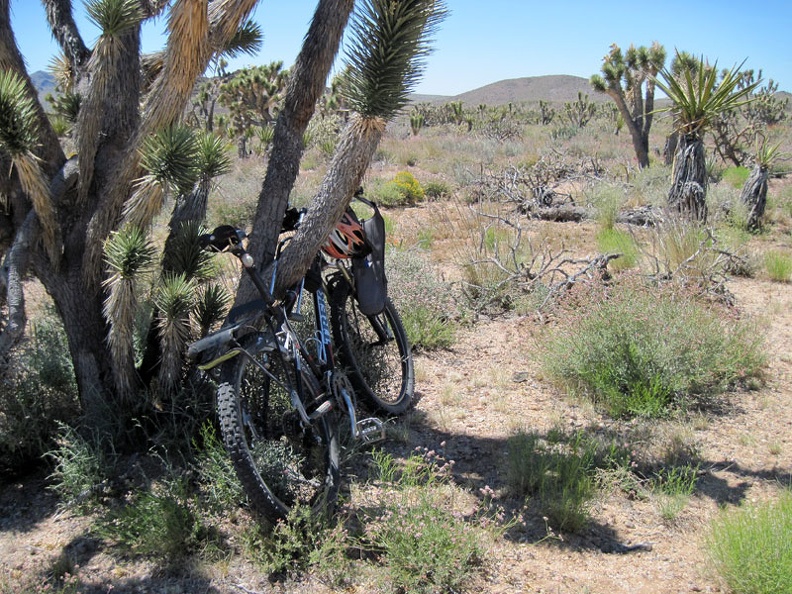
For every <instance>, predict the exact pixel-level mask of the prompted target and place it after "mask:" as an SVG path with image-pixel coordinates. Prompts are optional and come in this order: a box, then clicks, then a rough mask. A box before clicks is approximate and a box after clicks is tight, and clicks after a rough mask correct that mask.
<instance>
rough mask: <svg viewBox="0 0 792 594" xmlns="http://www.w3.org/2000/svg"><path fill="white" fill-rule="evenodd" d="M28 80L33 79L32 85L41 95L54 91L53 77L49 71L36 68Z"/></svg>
mask: <svg viewBox="0 0 792 594" xmlns="http://www.w3.org/2000/svg"><path fill="white" fill-rule="evenodd" d="M30 80H32V81H33V86H34V87H36V88H37V89H38V92H39V96H41V97H44V96H46V95H47V93H52V92H54V91H55V78H54V77H53V76H52V75H51V74H50V73H49V72H44V71H43V70H37V71H36V72H34V73H33V74H31V75H30Z"/></svg>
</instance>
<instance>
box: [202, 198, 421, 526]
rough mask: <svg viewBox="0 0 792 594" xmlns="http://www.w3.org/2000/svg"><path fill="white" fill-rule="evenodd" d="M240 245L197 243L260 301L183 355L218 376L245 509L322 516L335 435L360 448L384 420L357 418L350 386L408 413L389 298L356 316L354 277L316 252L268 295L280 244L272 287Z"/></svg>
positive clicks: (405, 353) (333, 493)
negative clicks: (282, 291) (299, 274)
mask: <svg viewBox="0 0 792 594" xmlns="http://www.w3.org/2000/svg"><path fill="white" fill-rule="evenodd" d="M303 215H304V213H301V212H298V211H294V210H293V209H290V212H289V213H288V214H287V217H286V218H285V219H284V229H283V230H284V231H286V232H291V231H294V230H296V229H297V228H298V227H299V223H300V222H301V220H302V216H303ZM245 239H246V236H245V233H244V232H243V231H242V230H240V229H236V228H234V227H232V226H228V225H223V226H220V227H217V228H216V229H215V230H214V231H213V232H212V233H210V234H207V235H203V236H202V237H201V243H202V245H203V246H204V248H205V249H208V250H212V251H218V252H229V253H231V254H233V255H234V256H236V257H237V258H238V259H239V260H240V262H241V263H242V266H243V269H244V270H245V272H246V273H247V274H248V275H249V276H250V278H251V280H252V281H253V284H254V285H255V287H256V289H257V290H258V293H259V295H260V297H259V298H258V299H256V300H254V301H252V302H250V303H247V304H243V305H241V306H238V307H236V308H234V309H232V310H231V312H229V315H228V316H227V319H226V322H225V324H224V325H223V327H222V328H220V329H219V330H218V331H216V332H214V333H212V334H209V335H207V336H206V337H204V338H202V339H200V340H198V341H196V342H194V343H193V344H192V345H190V347H189V349H188V355H189V356H190V357H192V358H193V359H197V360H198V367H199V369H201V370H203V371H206V372H210V373H215V374H216V375H217V381H218V387H217V415H218V419H219V424H220V431H221V434H222V436H223V441H224V444H225V447H226V449H227V451H228V453H229V455H230V458H231V460H232V463H233V465H234V469H235V471H236V473H237V476H238V477H239V479H240V482H241V483H242V486H243V488H244V490H245V492H246V494H247V496H248V498H249V500H250V502H251V504H252V506H253V507H254V508H255V509H256V510H257V511H259V512H260V513H262V514H263V515H264V516H266V517H267V518H269V519H270V520H272V521H277V520H279V519H283V518H285V517H287V516H288V514H289V512H290V511H291V510H292V509H293V508H295V507H297V506H310V507H311V508H313V509H315V510H319V509H323V510H325V511H330V510H332V508H333V505H334V503H335V501H336V498H337V496H338V490H339V485H340V472H339V452H340V447H341V445H340V443H341V434H342V432H345V431H344V430H343V428H344V427H348V434H349V436H350V437H351V438H352V439H354V440H358V441H362V442H364V443H371V442H375V441H378V440H380V439H383V438H384V437H385V430H384V424H383V422H382V420H380V419H378V418H376V417H367V418H363V419H358V411H357V408H358V407H357V402H356V391H355V389H356V388H357V389H358V390H360V393H361V394H362V395H363V396H364V397H365V398H368V399H370V402H371V403H372V404H374V405H375V406H376V407H377V408H379V409H381V410H383V411H385V412H389V413H392V414H396V413H398V412H402V411H403V410H404V409H406V407H407V406H409V403H410V401H411V399H412V396H413V389H414V372H413V363H412V354H411V351H410V347H409V343H408V342H407V337H406V334H405V332H404V328H403V327H402V325H401V321H400V319H399V316H398V313H397V312H396V310H395V308H394V307H393V305H392V303H390V301H389V300H386V303H385V305H384V306H383V309H382V311H381V312H377V313H373V314H372V313H369V315H365V314H363V313H362V312H361V311H359V308H358V305H356V304H358V303H359V301H358V298H357V296H358V292H357V287H356V280H355V275H354V274H353V272H354V271H353V270H352V265H351V264H350V263H349V262H346V261H344V260H345V259H344V258H335V257H328V255H327V254H326V252H327V250H323V251H320V252H319V253H318V254H317V255H316V257H315V258H314V261H313V263H312V265H311V268H310V269H309V271H308V272H307V273H306V275H305V276H304V277H303V278H302V279H301V280H300V282H298V283H297V284H296V285H295V286H294V287H292V288H291V289H290V290H289V291H287V294H286V297H285V298H283V299H280V300H275V299H274V298H273V297H272V289H273V286H274V279H275V275H276V274H277V264H278V260H279V256H280V254H281V253H282V251H283V248H284V247H285V245H287V243H288V237H285V238H284V239H282V240H281V241H280V242H279V244H278V249H277V250H276V256H275V260H274V264H275V266H274V267H273V268H274V271H273V276H272V280H271V283H270V286H269V287H268V286H267V283H266V282H265V280H264V278H262V276H261V274H260V273H259V272H258V270H257V268H256V266H255V263H254V261H253V258H252V257H251V256H250V254H249V253H248V252H247V250H246V249H245V247H244V243H245ZM334 255H338V254H334ZM306 295H308V296H309V299H305V296H306ZM328 295H329V296H330V310H331V315H330V316H328ZM307 301H310V302H311V304H312V310H313V311H312V318H313V320H312V321H311V323H310V324H309V326H310V330H309V331H308V332H306V331H305V329H304V328H303V326H304V325H305V317H306V316H305V315H304V314H303V311H305V310H306V307H304V304H305V302H307ZM298 327H300V330H299V331H298V329H297V328H298ZM334 340H335V343H336V344H337V345H338V347H339V355H340V357H339V359H340V360H339V361H336V353H335V348H334V347H335V346H336V345H335V344H334ZM344 418H346V421H344V422H343V423H342V421H341V420H342V419H344Z"/></svg>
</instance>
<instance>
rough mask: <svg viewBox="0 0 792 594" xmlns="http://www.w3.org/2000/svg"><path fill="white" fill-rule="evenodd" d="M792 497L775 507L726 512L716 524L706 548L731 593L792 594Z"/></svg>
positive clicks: (788, 495)
mask: <svg viewBox="0 0 792 594" xmlns="http://www.w3.org/2000/svg"><path fill="white" fill-rule="evenodd" d="M790 534H792V493H790V492H789V491H784V492H782V494H781V496H780V497H779V499H778V500H777V501H775V502H772V503H765V504H759V505H752V506H746V507H743V508H740V509H734V510H729V511H724V512H722V513H721V515H720V516H719V517H718V518H717V519H716V520H715V521H714V522H713V524H712V526H711V530H710V533H709V536H708V538H707V540H706V547H707V550H708V551H709V554H710V556H711V558H712V560H713V562H714V566H715V570H716V571H717V573H718V575H719V576H720V577H721V578H722V579H723V581H724V582H725V583H726V585H727V587H728V588H729V590H730V591H732V592H739V593H749V594H771V593H772V594H777V593H789V592H792V539H790V538H789V535H790Z"/></svg>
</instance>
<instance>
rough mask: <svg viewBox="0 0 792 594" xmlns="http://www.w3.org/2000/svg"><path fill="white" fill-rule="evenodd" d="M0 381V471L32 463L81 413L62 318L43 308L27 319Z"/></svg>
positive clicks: (9, 470)
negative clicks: (31, 319) (33, 318)
mask: <svg viewBox="0 0 792 594" xmlns="http://www.w3.org/2000/svg"><path fill="white" fill-rule="evenodd" d="M11 361H12V362H11V365H10V366H9V367H8V368H6V369H5V370H4V371H3V372H2V375H3V377H2V381H0V410H2V413H3V414H0V472H12V471H17V470H20V469H23V468H29V467H30V466H31V465H35V464H36V463H37V462H38V461H39V460H40V458H41V456H42V455H43V454H44V453H45V452H48V451H49V450H51V449H52V448H53V446H54V439H55V437H56V436H57V435H58V428H59V424H60V423H61V422H67V423H68V422H70V421H73V420H75V419H76V417H77V415H78V414H79V410H80V407H79V400H78V397H77V384H76V381H75V378H74V371H73V367H72V364H71V359H70V358H69V349H68V345H67V342H66V334H65V332H64V331H63V326H62V325H61V323H60V320H58V318H57V317H56V316H55V314H54V313H52V312H50V311H47V312H45V313H44V315H42V317H41V318H39V319H38V320H37V321H36V322H33V323H31V324H30V326H29V329H28V335H27V337H26V338H25V339H24V342H23V343H22V344H21V345H20V346H19V347H17V348H16V349H15V351H14V353H13V358H12V359H11Z"/></svg>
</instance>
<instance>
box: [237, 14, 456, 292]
mask: <svg viewBox="0 0 792 594" xmlns="http://www.w3.org/2000/svg"><path fill="white" fill-rule="evenodd" d="M445 15H446V8H445V4H444V3H443V2H442V1H441V0H402V1H400V2H394V1H393V0H363V1H362V2H361V3H359V5H358V10H357V12H356V14H355V19H354V20H353V22H352V27H351V30H352V39H351V43H350V47H349V52H348V56H347V58H348V70H347V72H346V74H345V83H344V85H343V86H342V93H343V95H344V99H345V102H346V104H347V105H348V106H349V109H350V111H351V115H350V117H349V121H348V122H347V124H346V126H345V128H344V130H343V131H342V133H341V138H340V140H339V142H338V145H337V147H336V152H335V154H334V155H333V158H332V160H331V162H330V167H329V169H328V171H327V174H326V175H325V178H324V180H323V181H322V184H321V187H320V189H319V192H318V194H317V195H316V196H315V197H314V199H313V201H312V203H311V205H310V207H309V210H308V213H307V215H306V217H305V220H304V221H303V224H302V225H301V226H300V229H299V230H298V232H297V234H296V235H295V236H294V238H293V239H292V240H291V242H290V243H289V246H288V248H287V249H286V250H285V251H284V253H283V255H282V256H281V264H280V267H279V270H281V271H283V273H282V274H279V275H278V278H277V283H276V287H275V289H276V293H278V292H281V291H283V290H285V288H286V287H288V286H290V285H291V284H293V283H294V282H295V281H296V280H297V279H299V278H300V276H301V274H302V273H303V272H304V271H305V270H307V268H308V266H309V265H310V263H311V260H312V258H313V256H314V254H316V251H317V250H318V249H319V247H320V246H321V245H322V243H323V242H324V239H325V238H326V237H327V235H328V234H329V233H330V231H331V230H332V228H333V226H334V225H335V224H336V222H337V221H338V220H339V219H340V218H341V216H342V215H343V213H344V210H345V209H346V207H347V206H348V204H349V201H350V200H351V199H352V196H353V195H354V193H355V190H357V189H358V187H360V183H361V181H362V179H363V175H364V173H365V171H366V169H367V167H368V165H369V163H370V161H371V157H372V156H373V154H374V151H375V150H376V148H377V145H378V144H379V141H380V140H381V138H382V135H383V134H384V132H385V126H386V125H387V123H388V121H389V120H390V119H392V118H393V117H394V116H395V115H396V114H397V113H399V111H400V110H401V109H402V108H404V106H405V105H407V101H408V96H409V94H410V92H411V90H412V88H413V87H414V85H415V84H416V82H417V81H418V79H419V77H420V75H421V73H422V71H423V58H424V57H425V56H426V55H427V54H428V52H429V51H430V47H429V39H430V36H431V35H432V34H433V33H434V31H435V30H436V28H437V26H438V25H439V23H440V22H441V20H442V19H443V18H444V17H445ZM309 35H310V32H309ZM305 67H306V65H305V64H302V62H301V59H300V58H299V57H298V60H297V64H295V67H294V70H295V72H299V71H300V69H301V68H305ZM322 90H323V89H322V88H314V89H312V94H311V95H310V97H309V100H310V99H312V104H311V105H313V104H315V103H316V100H317V99H318V97H319V96H320V95H321V92H322ZM307 92H308V91H306V93H307ZM300 100H302V101H305V100H306V98H305V93H302V92H301V90H300V89H299V88H296V87H295V86H290V87H289V89H288V90H287V93H286V97H285V98H284V107H283V110H282V111H281V113H280V115H279V117H278V121H277V123H276V126H275V140H274V144H273V158H271V159H270V166H269V168H268V170H267V176H266V178H265V180H264V184H263V186H262V192H261V195H260V199H259V208H258V210H257V212H256V216H255V219H254V224H253V229H254V236H253V239H254V241H253V242H252V244H253V247H252V248H251V250H250V251H251V254H252V255H253V256H254V257H255V258H256V261H258V262H262V263H266V262H269V261H270V260H271V256H272V248H273V246H274V245H275V239H276V237H277V232H278V229H277V228H275V227H273V226H272V225H269V226H268V225H266V222H267V221H268V220H273V217H274V220H276V221H280V220H282V218H283V214H284V212H285V209H286V206H287V202H288V192H286V193H285V194H272V193H269V192H268V189H269V187H270V183H272V181H273V179H274V178H275V176H286V175H288V176H289V180H290V181H289V184H288V188H291V184H293V183H294V179H295V178H296V174H297V171H296V169H290V170H288V171H286V170H284V169H282V168H281V165H280V162H279V161H278V160H276V159H275V158H274V155H279V154H280V153H281V148H280V147H281V146H282V144H285V143H287V142H290V141H289V137H288V136H287V135H290V134H293V133H294V128H293V127H292V126H293V120H292V119H290V117H289V114H290V113H292V112H293V110H295V109H297V108H298V107H299V102H300ZM305 125H306V126H307V121H306V122H305ZM302 131H303V132H304V128H303V129H302ZM287 150H296V151H299V150H300V147H299V146H293V147H289V149H287ZM281 187H286V185H285V184H284V185H282V186H281ZM260 230H264V232H263V233H262V232H261V231H260ZM251 296H252V287H251V286H250V283H248V282H246V278H243V282H242V285H241V286H240V291H239V292H238V293H237V303H239V302H244V301H246V300H248V299H249V298H250V297H251Z"/></svg>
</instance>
